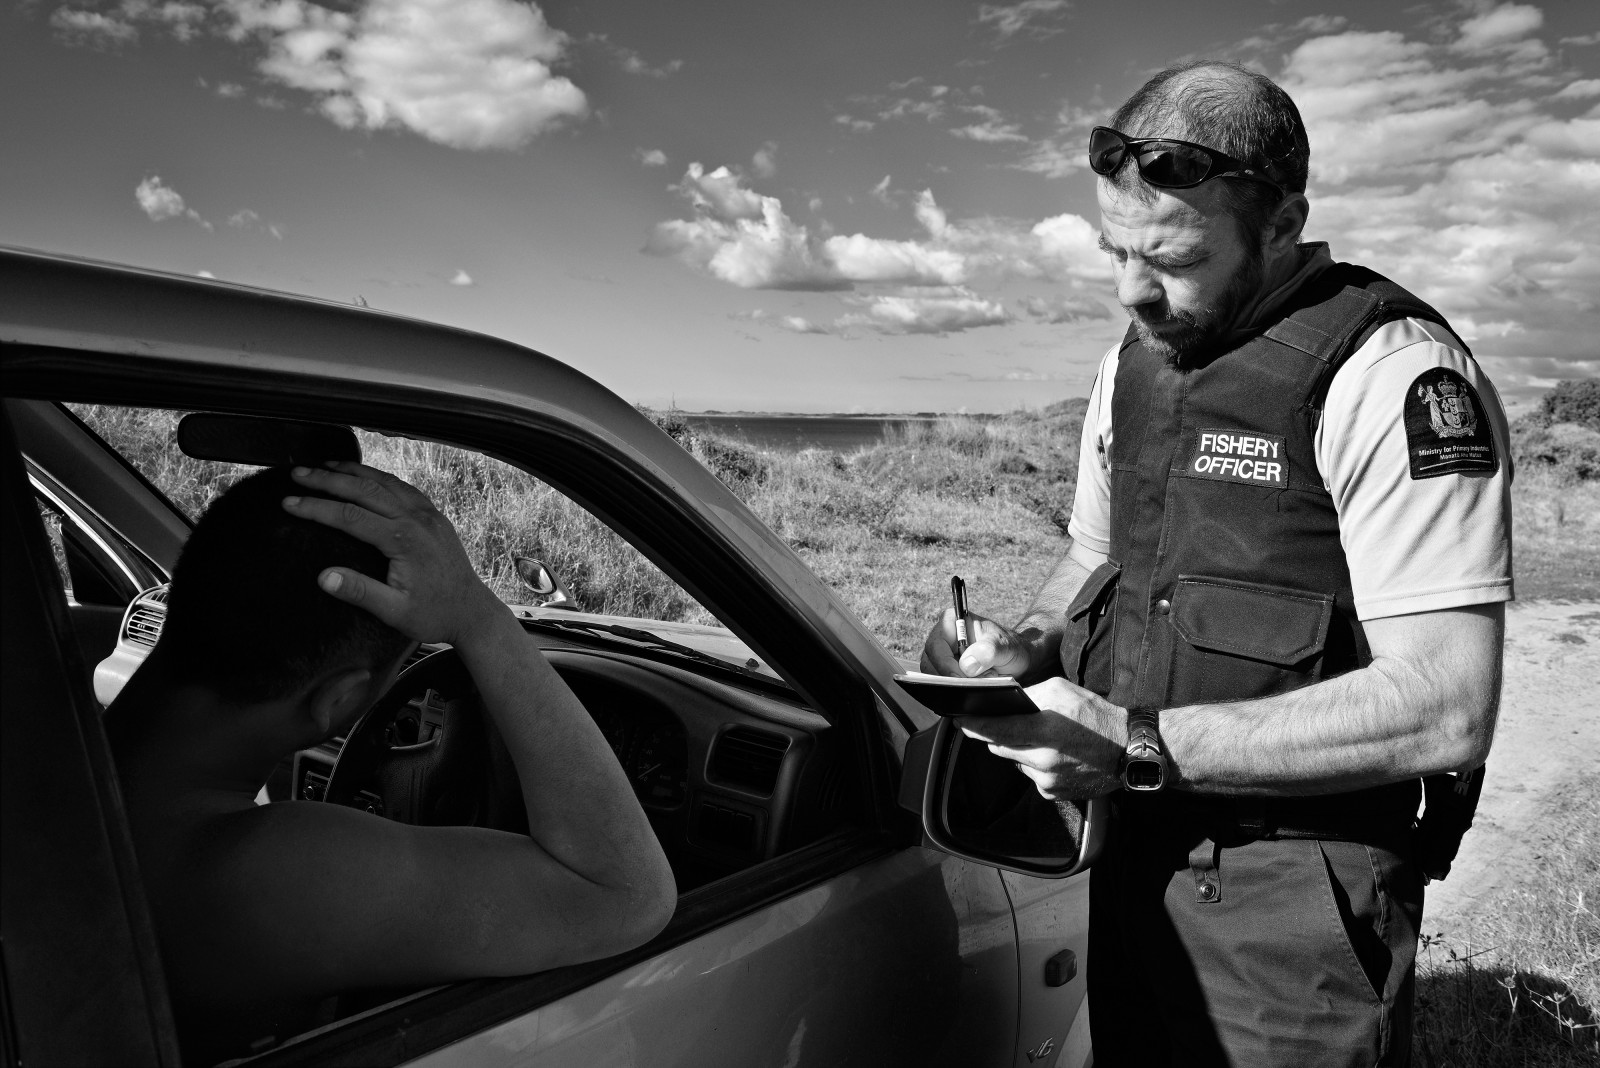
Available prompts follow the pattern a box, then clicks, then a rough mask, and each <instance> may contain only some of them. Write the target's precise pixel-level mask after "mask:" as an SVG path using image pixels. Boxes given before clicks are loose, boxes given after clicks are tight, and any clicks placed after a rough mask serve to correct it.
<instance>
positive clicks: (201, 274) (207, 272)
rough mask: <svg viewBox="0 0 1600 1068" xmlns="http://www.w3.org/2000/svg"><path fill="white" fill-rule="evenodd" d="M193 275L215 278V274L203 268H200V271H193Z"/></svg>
mask: <svg viewBox="0 0 1600 1068" xmlns="http://www.w3.org/2000/svg"><path fill="white" fill-rule="evenodd" d="M194 276H195V277H196V278H215V277H216V275H214V274H212V273H211V272H210V271H205V270H200V271H196V272H194Z"/></svg>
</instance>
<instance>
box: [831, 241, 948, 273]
mask: <svg viewBox="0 0 1600 1068" xmlns="http://www.w3.org/2000/svg"><path fill="white" fill-rule="evenodd" d="M823 250H824V252H825V254H826V256H827V259H828V260H829V261H830V262H831V263H832V264H833V266H834V268H835V269H836V270H837V272H838V274H839V275H840V276H841V277H843V278H848V279H849V280H850V281H852V282H894V283H898V284H901V285H955V284H957V283H959V282H963V281H965V280H966V277H967V262H966V258H965V257H964V256H962V255H961V254H960V253H958V252H953V251H951V250H949V249H941V248H930V247H929V246H927V245H925V244H923V243H921V242H917V241H889V240H884V239H881V238H875V237H868V236H866V235H865V234H851V235H849V236H848V237H845V236H835V237H830V238H828V239H827V241H825V242H824V243H823Z"/></svg>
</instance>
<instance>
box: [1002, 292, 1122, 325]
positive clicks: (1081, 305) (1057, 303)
mask: <svg viewBox="0 0 1600 1068" xmlns="http://www.w3.org/2000/svg"><path fill="white" fill-rule="evenodd" d="M1017 307H1018V308H1020V309H1021V310H1022V312H1023V314H1025V315H1027V316H1029V317H1030V318H1034V319H1039V320H1042V321H1043V322H1047V323H1078V322H1083V321H1084V320H1086V319H1110V318H1111V310H1110V309H1109V308H1107V307H1106V306H1105V304H1104V302H1102V301H1098V300H1094V299H1092V298H1089V297H1074V296H1054V297H1034V296H1029V297H1023V298H1022V299H1021V300H1019V301H1017Z"/></svg>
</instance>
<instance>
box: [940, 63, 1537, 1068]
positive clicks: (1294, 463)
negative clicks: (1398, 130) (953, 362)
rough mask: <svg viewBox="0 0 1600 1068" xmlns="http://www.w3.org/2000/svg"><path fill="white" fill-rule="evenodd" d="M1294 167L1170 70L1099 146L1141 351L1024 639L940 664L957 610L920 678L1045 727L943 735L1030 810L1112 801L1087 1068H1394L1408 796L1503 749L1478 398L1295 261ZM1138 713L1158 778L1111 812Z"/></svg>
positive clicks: (1417, 876) (1131, 104)
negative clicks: (1007, 706) (991, 770)
mask: <svg viewBox="0 0 1600 1068" xmlns="http://www.w3.org/2000/svg"><path fill="white" fill-rule="evenodd" d="M1309 155H1310V150H1309V145H1308V142H1307V138H1306V131H1305V127H1304V125H1303V123H1302V122H1301V119H1300V115H1299V112H1298V111H1297V109H1296V107H1295V105H1294V103H1293V101H1292V100H1290V98H1289V97H1288V95H1287V94H1286V93H1285V92H1284V91H1283V90H1282V89H1281V88H1279V87H1278V86H1277V85H1275V84H1274V83H1273V82H1272V81H1270V80H1269V79H1267V78H1266V77H1264V76H1262V75H1260V74H1257V73H1254V72H1251V71H1248V70H1246V69H1244V68H1242V67H1237V66H1234V65H1231V64H1222V63H1195V64H1188V65H1185V66H1181V67H1175V68H1172V69H1169V70H1165V71H1163V72H1161V73H1160V74H1157V75H1156V76H1155V77H1154V78H1152V79H1151V80H1150V81H1149V82H1148V83H1146V84H1145V85H1144V86H1143V87H1142V88H1140V89H1139V90H1138V91H1137V92H1136V93H1134V95H1133V96H1132V97H1131V98H1130V99H1129V100H1128V101H1127V102H1126V103H1125V104H1123V105H1122V107H1121V108H1120V109H1119V110H1118V111H1117V113H1116V115H1115V116H1114V117H1113V119H1112V120H1111V124H1110V125H1109V126H1103V127H1098V128H1096V129H1095V130H1094V131H1093V133H1092V134H1091V136H1090V144H1089V161H1090V166H1091V169H1092V170H1093V171H1094V172H1095V174H1096V175H1098V181H1097V187H1098V199H1099V204H1100V212H1101V225H1100V246H1101V248H1102V249H1104V250H1105V252H1106V254H1107V255H1108V256H1109V257H1110V260H1111V267H1112V273H1113V277H1114V279H1115V282H1116V289H1117V298H1118V300H1119V302H1120V303H1121V304H1122V305H1123V306H1124V307H1125V308H1126V309H1127V312H1128V315H1129V318H1130V319H1131V320H1132V323H1131V328H1130V329H1129V331H1128V333H1127V336H1126V338H1125V339H1124V340H1123V341H1122V342H1121V343H1120V344H1119V345H1117V346H1116V347H1114V348H1113V349H1112V350H1111V351H1110V352H1108V353H1107V354H1106V356H1105V358H1104V360H1103V362H1102V363H1101V367H1100V372H1099V377H1098V378H1097V380H1096V382H1095V385H1094V388H1093V391H1092V393H1091V395H1090V399H1089V409H1088V413H1087V416H1086V419H1085V423H1084V428H1083V440H1082V451H1081V453H1080V458H1079V470H1078V483H1077V496H1076V500H1075V503H1074V506H1073V514H1072V520H1071V524H1070V527H1069V534H1070V535H1071V548H1070V550H1069V551H1068V553H1067V555H1066V557H1065V558H1064V559H1063V560H1062V561H1061V562H1060V563H1059V564H1058V565H1057V567H1056V568H1055V569H1054V571H1053V573H1052V574H1051V575H1050V577H1049V578H1048V579H1047V581H1046V582H1045V584H1044V586H1043V587H1042V588H1041V589H1040V590H1039V592H1038V594H1037V595H1036V596H1035V598H1034V601H1033V604H1032V606H1031V607H1030V608H1029V609H1028V610H1027V612H1026V613H1025V614H1024V615H1023V617H1022V619H1021V620H1020V621H1019V622H1018V623H1017V624H1016V625H1015V626H1014V627H1005V626H1002V625H1000V624H998V623H995V622H993V621H990V620H985V619H981V618H979V619H978V620H977V621H976V625H975V628H974V630H975V640H974V641H973V643H972V644H971V646H970V648H969V649H968V651H967V652H966V653H965V654H960V655H959V659H958V653H957V650H956V648H955V643H954V626H953V621H952V618H951V613H950V612H948V611H947V612H946V614H945V616H944V618H943V619H941V620H940V622H939V623H938V625H936V626H935V627H934V629H933V631H932V632H931V633H930V635H929V637H928V641H927V644H926V647H925V649H924V654H923V664H924V669H925V670H930V671H936V672H941V673H944V674H951V675H958V674H965V675H980V674H983V673H985V672H988V671H994V672H998V673H1001V674H1008V675H1014V676H1018V677H1022V678H1023V679H1024V680H1025V681H1032V682H1034V684H1033V685H1031V686H1030V687H1029V693H1030V695H1031V696H1032V697H1033V699H1034V702H1035V703H1036V704H1037V705H1038V706H1039V707H1040V708H1041V709H1042V712H1041V713H1040V714H1038V715H1028V716H1016V717H1008V718H1003V719H984V720H981V721H980V720H966V721H963V729H964V730H965V731H966V732H967V734H968V735H969V736H971V737H973V738H977V739H981V740H982V741H984V742H987V743H989V748H990V749H991V751H992V752H994V753H996V754H997V755H999V756H1001V757H1003V758H1006V759H1008V760H1011V761H1014V762H1016V764H1017V766H1018V767H1019V768H1020V770H1021V771H1022V772H1023V773H1024V774H1025V775H1027V776H1028V777H1029V778H1030V779H1032V780H1033V782H1034V783H1035V784H1036V785H1037V787H1038V789H1039V791H1040V793H1042V794H1044V795H1045V796H1046V797H1054V798H1083V797H1093V796H1099V795H1103V794H1113V792H1114V791H1118V792H1116V793H1114V794H1113V797H1114V801H1113V812H1114V818H1113V821H1112V829H1111V834H1110V837H1109V839H1108V844H1107V846H1106V850H1105V853H1104V854H1103V855H1102V858H1101V860H1100V861H1099V862H1098V863H1097V864H1096V866H1095V867H1094V869H1093V874H1092V877H1091V879H1092V891H1091V908H1090V911H1091V915H1090V928H1091V935H1090V960H1089V966H1088V977H1089V1000H1090V1019H1091V1027H1092V1032H1093V1037H1094V1048H1095V1063H1096V1064H1097V1065H1100V1066H1114V1065H1150V1064H1174V1065H1176V1064H1183V1065H1200V1064H1239V1065H1269V1064H1290V1063H1294V1064H1306V1065H1313V1064H1314V1065H1352V1066H1353V1065H1373V1064H1384V1065H1400V1064H1406V1063H1408V1061H1409V1054H1410V1030H1411V997H1412V980H1413V972H1414V959H1415V953H1416V939H1417V932H1418V924H1419V923H1420V921H1421V913H1422V885H1423V877H1422V874H1421V872H1420V870H1419V867H1418V863H1417V853H1416V840H1415V832H1414V818H1415V816H1416V812H1417V808H1418V804H1419V800H1420V787H1419V779H1420V778H1422V777H1424V776H1429V775H1435V774H1437V773H1441V772H1450V771H1466V770H1468V769H1474V768H1477V767H1478V766H1480V765H1481V764H1482V763H1483V761H1484V759H1485V757H1486V755H1487V753H1488V750H1489V744H1490V740H1491V737H1492V735H1493V731H1494V723H1495V714H1496V711H1497V709H1498V704H1499V695H1500V667H1501V653H1502V644H1503V637H1504V602H1506V601H1508V600H1510V599H1511V596H1512V587H1511V540H1510V504H1509V497H1508V487H1509V483H1510V479H1511V470H1510V467H1511V465H1510V456H1509V453H1508V451H1507V432H1506V425H1505V418H1504V415H1503V413H1502V410H1501V406H1500V401H1499V398H1498V397H1497V395H1496V393H1495V390H1494V387H1493V386H1492V385H1491V384H1490V382H1489V381H1488V379H1487V378H1486V377H1484V375H1483V373H1482V371H1481V370H1480V369H1479V368H1478V366H1477V364H1476V363H1475V362H1474V360H1473V358H1472V356H1471V354H1470V352H1469V351H1468V349H1467V346H1466V345H1465V344H1463V343H1462V342H1461V340H1460V339H1459V337H1458V336H1457V335H1456V334H1455V333H1454V332H1453V331H1452V330H1451V329H1450V327H1449V325H1448V324H1447V323H1446V322H1445V320H1444V319H1443V318H1442V317H1441V316H1440V315H1439V314H1438V312H1436V311H1435V310H1433V309H1432V308H1430V307H1429V306H1428V305H1427V304H1425V303H1423V302H1422V301H1421V300H1419V299H1418V298H1416V297H1415V296H1413V295H1411V294H1410V293H1408V292H1406V291H1405V290H1404V289H1402V288H1401V287H1400V286H1398V285H1396V284H1395V283H1393V282H1391V281H1389V280H1387V279H1385V278H1383V277H1381V276H1380V275H1378V274H1376V273H1374V272H1372V271H1370V270H1367V269H1365V268H1362V267H1358V266H1354V265H1352V264H1347V263H1336V262H1335V261H1334V260H1333V258H1332V256H1331V255H1330V253H1329V250H1328V247H1327V246H1326V245H1324V244H1311V243H1305V242H1302V240H1301V234H1302V229H1303V228H1304V226H1305V223H1306V218H1307V214H1308V212H1309V204H1308V202H1307V199H1306V196H1305V192H1304V191H1305V188H1306V174H1307V163H1308V159H1309ZM1047 676H1048V677H1047ZM1039 680H1042V681H1039ZM1130 716H1132V717H1133V719H1134V721H1135V723H1136V724H1142V725H1143V726H1144V727H1145V728H1146V729H1151V730H1153V731H1154V732H1155V734H1154V737H1155V738H1157V739H1158V742H1159V746H1160V748H1161V750H1162V751H1163V752H1164V754H1165V757H1166V760H1167V763H1166V766H1165V773H1164V776H1152V777H1151V778H1150V779H1147V780H1146V781H1144V782H1142V783H1136V784H1135V785H1141V786H1144V787H1147V789H1142V790H1139V791H1133V790H1120V791H1119V788H1121V787H1123V786H1124V771H1125V750H1126V749H1127V742H1128V738H1129V723H1130ZM1146 770H1148V768H1146Z"/></svg>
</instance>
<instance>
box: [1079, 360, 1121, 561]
mask: <svg viewBox="0 0 1600 1068" xmlns="http://www.w3.org/2000/svg"><path fill="white" fill-rule="evenodd" d="M1117 352H1118V347H1117V346H1114V347H1112V349H1111V351H1110V352H1107V353H1106V354H1105V357H1104V358H1103V359H1101V361H1100V371H1099V373H1098V374H1097V375H1095V379H1094V385H1093V386H1092V387H1091V388H1090V390H1089V408H1088V410H1087V411H1086V412H1084V413H1083V437H1082V439H1081V440H1080V442H1079V444H1078V484H1077V492H1076V493H1075V494H1074V496H1073V498H1072V518H1071V519H1070V520H1068V521H1067V534H1068V536H1070V537H1071V538H1072V540H1073V541H1075V542H1077V543H1079V544H1080V545H1082V546H1084V547H1085V548H1088V549H1093V550H1094V551H1095V552H1097V553H1101V554H1103V555H1107V556H1109V555H1110V554H1111V468H1110V460H1109V459H1108V457H1109V456H1110V455H1111V391H1112V389H1113V388H1114V387H1115V385H1116V380H1117Z"/></svg>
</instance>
